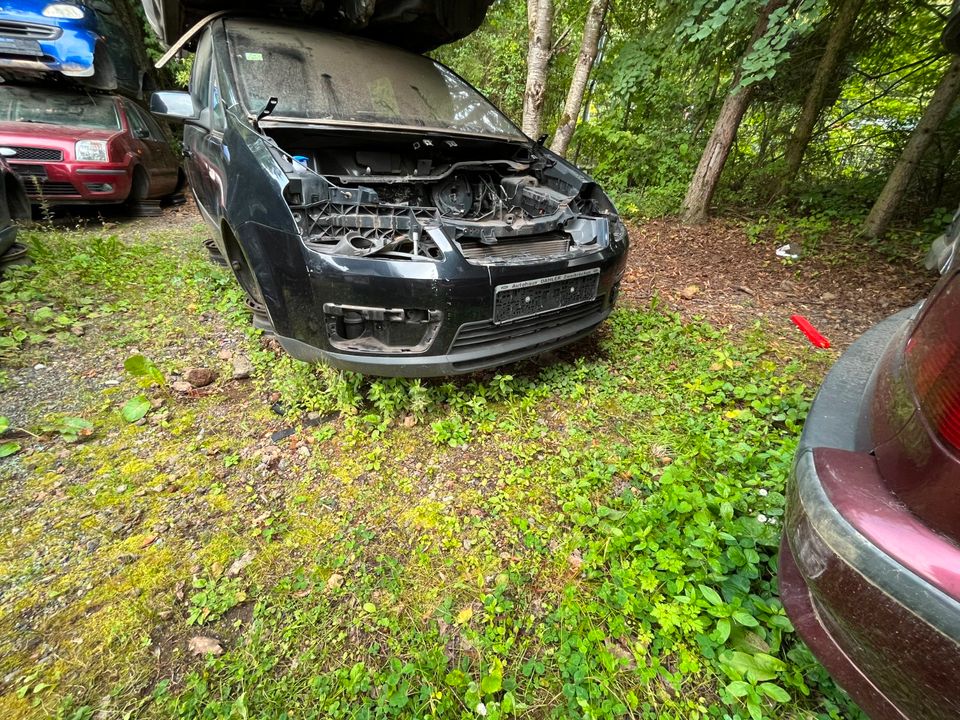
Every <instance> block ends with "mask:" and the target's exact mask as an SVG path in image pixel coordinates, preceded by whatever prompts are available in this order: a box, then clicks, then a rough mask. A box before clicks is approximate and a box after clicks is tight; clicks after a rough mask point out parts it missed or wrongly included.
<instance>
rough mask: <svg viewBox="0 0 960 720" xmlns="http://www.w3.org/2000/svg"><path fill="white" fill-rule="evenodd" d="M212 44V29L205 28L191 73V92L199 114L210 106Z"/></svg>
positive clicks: (198, 44)
mask: <svg viewBox="0 0 960 720" xmlns="http://www.w3.org/2000/svg"><path fill="white" fill-rule="evenodd" d="M212 45H213V43H212V41H211V39H210V30H205V31H204V33H203V36H202V37H201V38H200V42H199V43H197V53H196V55H194V57H193V72H192V73H191V74H190V94H191V95H193V104H194V107H195V108H196V110H197V113H198V114H200V113H203V111H204V110H207V109H209V107H210V69H211V67H212V63H213V55H212V49H213V48H212Z"/></svg>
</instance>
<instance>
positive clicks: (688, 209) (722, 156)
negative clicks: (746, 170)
mask: <svg viewBox="0 0 960 720" xmlns="http://www.w3.org/2000/svg"><path fill="white" fill-rule="evenodd" d="M786 4H787V0H769V1H768V2H767V3H766V4H765V5H764V6H763V8H762V9H761V10H760V13H759V17H758V18H757V24H756V26H755V27H754V30H753V37H752V38H751V39H750V45H749V46H748V47H747V51H746V52H745V53H744V55H743V57H741V59H740V62H739V63H738V66H737V71H736V72H735V73H734V76H733V84H732V87H731V89H730V92H729V93H728V94H727V97H726V99H724V101H723V105H722V106H721V107H720V115H719V116H718V117H717V122H716V124H715V125H714V126H713V132H712V133H710V139H709V140H707V147H706V148H705V149H704V151H703V155H701V156H700V162H699V164H698V165H697V169H696V171H695V172H694V173H693V179H692V180H691V181H690V185H689V186H688V188H687V194H686V197H684V199H683V205H682V207H681V210H680V218H681V220H683V222H685V223H687V224H689V225H696V224H699V223H703V222H706V220H707V216H708V214H709V211H710V201H711V200H712V199H713V193H714V192H715V191H716V189H717V183H718V182H720V174H721V173H722V172H723V166H724V165H725V164H726V162H727V156H728V155H729V154H730V148H731V147H733V141H734V139H735V138H736V137H737V130H738V129H739V128H740V122H741V121H742V120H743V115H744V113H745V112H746V111H747V107H749V105H750V101H751V100H752V99H753V93H754V89H755V87H756V86H755V85H754V84H753V83H751V84H749V85H745V84H744V83H743V82H742V80H743V74H744V61H745V60H746V59H747V58H749V57H750V56H751V54H752V53H753V51H754V47H755V46H756V45H757V43H758V42H759V41H760V39H761V38H763V37H764V36H765V35H766V33H767V29H768V27H769V23H770V16H771V15H773V13H774V12H776V11H777V10H779V9H780V8H782V7H784V6H785V5H786ZM768 42H769V41H768Z"/></svg>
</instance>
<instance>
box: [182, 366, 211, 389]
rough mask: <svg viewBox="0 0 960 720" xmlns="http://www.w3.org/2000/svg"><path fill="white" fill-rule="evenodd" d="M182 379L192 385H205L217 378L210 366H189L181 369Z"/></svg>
mask: <svg viewBox="0 0 960 720" xmlns="http://www.w3.org/2000/svg"><path fill="white" fill-rule="evenodd" d="M183 379H184V380H186V381H187V382H188V383H190V384H191V385H193V386H194V387H198V388H199V387H206V386H207V385H209V384H210V383H212V382H213V381H214V380H216V379H217V373H216V372H215V371H214V370H211V369H210V368H204V367H190V368H187V369H186V370H184V371H183Z"/></svg>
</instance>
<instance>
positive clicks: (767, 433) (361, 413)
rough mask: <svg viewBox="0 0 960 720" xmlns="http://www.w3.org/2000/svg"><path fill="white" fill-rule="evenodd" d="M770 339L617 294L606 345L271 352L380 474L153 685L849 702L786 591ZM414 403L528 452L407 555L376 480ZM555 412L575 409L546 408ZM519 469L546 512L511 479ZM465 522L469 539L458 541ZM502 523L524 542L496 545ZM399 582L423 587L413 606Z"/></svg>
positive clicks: (226, 692)
mask: <svg viewBox="0 0 960 720" xmlns="http://www.w3.org/2000/svg"><path fill="white" fill-rule="evenodd" d="M764 344H765V341H764V338H763V336H762V335H758V336H756V337H755V338H754V339H753V340H748V342H747V343H746V344H745V345H744V346H741V347H737V346H734V345H731V344H730V343H729V342H728V341H727V340H726V339H725V338H724V337H723V335H721V334H720V333H717V332H716V331H715V330H713V329H711V328H709V327H708V326H705V325H698V324H692V325H691V324H685V323H683V322H681V321H680V319H679V318H678V317H676V316H671V315H663V314H661V313H660V312H658V311H656V310H648V311H629V310H622V311H618V312H617V313H615V315H614V316H613V319H612V321H611V326H610V330H609V332H607V333H606V335H605V336H604V338H603V340H602V343H601V346H602V347H601V349H600V351H599V354H598V355H596V356H593V357H586V358H579V359H577V360H576V361H573V362H569V363H567V362H554V363H552V364H550V365H547V366H537V365H532V364H529V365H527V366H520V367H518V368H516V370H515V371H514V372H512V373H511V375H504V374H493V373H490V374H486V375H484V376H481V377H477V378H463V379H459V380H455V381H409V380H382V379H381V380H373V381H369V380H359V379H357V378H356V377H354V376H350V375H347V374H341V373H332V372H329V371H325V370H323V369H321V368H310V369H309V371H308V370H307V369H305V368H303V367H301V365H300V364H295V363H289V364H288V363H284V362H283V361H281V362H280V363H278V368H277V369H278V371H279V372H278V375H277V376H276V380H277V381H278V382H279V383H280V385H279V386H280V387H282V388H283V389H284V393H285V394H284V397H283V399H282V402H283V403H284V405H285V406H287V407H302V408H306V407H313V408H321V409H325V410H326V409H331V408H337V409H340V410H341V412H343V413H344V419H343V420H342V422H343V425H344V431H345V432H344V435H343V436H341V437H337V438H336V439H334V438H335V436H334V433H333V432H332V431H329V432H325V433H323V438H324V439H325V440H326V441H327V442H328V443H330V442H337V443H340V446H341V447H343V448H346V449H347V453H348V455H349V456H351V457H352V458H353V459H352V460H350V461H347V459H346V458H347V456H346V455H344V456H340V459H339V461H335V462H341V463H342V462H351V463H353V464H354V465H355V466H356V467H358V468H361V467H363V468H366V469H367V471H372V472H373V476H374V477H377V478H381V480H379V481H378V485H377V486H376V487H375V488H372V490H371V493H372V494H370V495H361V498H364V499H362V500H360V502H361V504H362V505H363V506H364V508H365V509H364V511H363V516H362V517H364V518H366V519H365V520H361V519H359V518H356V517H355V518H354V520H353V522H352V523H349V524H346V525H339V526H338V528H337V530H336V531H335V535H334V538H333V539H332V540H331V541H330V542H328V543H326V544H325V547H324V559H323V561H322V562H320V563H319V564H307V565H305V566H302V567H301V568H300V569H298V570H296V571H295V572H289V573H287V574H286V575H285V576H284V577H283V578H281V579H280V580H279V581H278V582H277V584H276V585H275V587H273V588H272V589H268V590H266V591H265V592H264V593H263V594H262V595H261V596H260V597H259V598H258V599H257V601H256V603H255V605H254V608H253V621H252V624H251V625H250V627H249V629H248V630H247V631H246V634H245V639H244V642H243V644H242V646H241V647H238V648H237V649H236V650H228V651H227V653H226V654H225V655H224V656H222V657H220V658H216V659H213V660H210V661H209V663H208V664H207V666H206V667H205V669H203V670H202V671H201V670H197V671H195V672H194V673H192V674H191V675H190V676H189V677H188V678H187V679H186V682H185V684H184V686H183V688H182V689H180V690H178V691H174V690H173V689H172V688H170V687H169V686H168V685H163V684H161V685H160V686H158V687H157V689H156V691H155V695H154V699H155V702H156V703H157V705H158V707H160V708H162V710H163V714H165V715H167V716H171V717H177V718H181V720H187V719H193V718H219V717H225V716H230V715H231V714H238V713H239V714H240V715H241V716H242V714H243V713H248V714H251V715H253V714H259V715H263V716H274V715H277V714H278V713H279V712H281V708H283V709H285V710H287V711H295V710H296V708H301V709H302V711H303V712H300V713H298V714H304V713H305V714H307V715H308V716H309V713H313V714H314V715H316V716H317V717H325V718H341V717H342V718H347V717H351V718H353V717H371V718H372V717H384V718H405V717H462V718H469V717H478V716H482V717H488V718H489V717H495V718H501V717H513V716H515V715H516V714H519V713H522V712H524V711H526V710H528V709H530V708H536V707H539V708H542V709H545V714H546V716H549V717H558V718H559V717H564V718H615V717H622V716H624V715H630V714H632V715H633V716H636V717H649V718H661V717H674V718H695V717H701V718H706V717H718V718H719V717H722V716H724V714H726V716H728V717H731V718H746V717H758V716H762V717H787V716H796V715H797V714H798V713H799V714H801V715H802V714H804V713H808V712H817V711H818V709H823V708H834V710H833V711H828V710H824V712H826V713H827V714H829V712H833V713H834V715H833V716H839V715H838V714H837V711H836V708H842V712H843V713H845V714H847V715H848V716H851V717H855V716H857V711H856V709H855V708H854V707H853V706H852V705H851V704H850V703H849V701H848V700H847V699H846V698H845V696H843V695H842V694H841V693H839V692H838V691H837V690H836V689H835V688H834V686H833V685H832V684H831V682H830V681H829V679H828V678H827V677H826V676H825V675H824V674H822V673H819V672H813V671H811V667H815V666H814V665H813V664H812V663H811V659H810V656H809V652H808V651H806V649H805V648H803V647H802V646H801V645H799V644H798V643H797V641H796V639H795V635H794V632H793V627H792V625H791V624H790V622H789V620H788V619H787V617H786V615H785V614H784V611H783V607H782V605H781V604H780V602H779V600H778V598H777V589H776V556H777V548H778V543H779V532H780V522H781V519H782V516H783V508H784V494H783V489H784V484H785V481H786V477H787V474H788V473H789V469H790V464H791V460H792V456H793V452H794V449H795V444H796V438H797V437H798V435H799V432H800V430H801V426H802V422H803V418H804V415H805V414H806V411H807V409H808V407H809V395H810V393H809V390H808V389H807V387H806V385H805V384H804V382H803V381H802V374H803V367H802V366H801V365H800V364H798V363H788V364H786V365H781V364H779V363H777V362H775V361H774V360H773V359H771V358H769V357H768V356H766V354H765V351H764V349H763V346H764ZM652 348H655V349H656V352H650V350H651V349H652ZM666 367H671V368H673V369H672V370H671V371H670V372H665V371H664V368H666ZM297 393H302V394H300V395H298V394H297ZM407 415H415V416H416V417H417V418H422V419H424V420H426V421H428V424H429V430H428V435H429V436H430V437H432V439H433V440H434V442H435V443H436V447H437V448H438V449H437V450H436V451H435V452H438V453H441V456H446V455H447V453H457V454H460V453H463V452H467V453H470V454H473V453H475V452H477V451H478V450H479V449H481V448H483V452H484V453H485V454H490V455H491V456H494V457H495V456H496V455H498V454H499V455H500V456H501V457H503V456H511V457H516V458H517V460H515V461H514V462H512V463H508V464H507V465H505V466H504V465H502V464H501V465H500V466H496V470H495V471H494V474H493V475H492V477H494V478H497V480H496V482H497V486H498V487H499V488H500V490H498V491H495V492H493V493H492V494H491V495H488V496H487V497H486V498H485V499H484V500H482V501H481V503H480V504H479V506H478V507H479V508H480V509H482V514H483V515H487V514H488V513H489V515H488V517H489V520H476V521H474V522H471V523H467V524H463V522H462V520H457V519H455V518H449V522H450V524H446V523H447V519H441V518H440V517H436V518H434V519H429V520H427V519H426V518H425V519H424V520H423V522H424V523H425V524H424V525H423V526H422V527H424V528H426V527H433V525H434V523H440V525H438V526H437V528H436V530H434V531H431V532H429V533H428V534H429V536H430V537H431V538H432V539H431V540H429V541H428V542H426V544H423V545H420V551H419V553H418V554H417V555H416V557H411V558H410V559H409V560H404V559H402V557H401V556H399V555H397V554H396V550H395V549H393V548H392V546H391V545H390V544H387V545H384V544H383V542H384V540H382V539H381V538H380V537H378V533H377V532H375V531H372V530H368V529H367V527H366V526H365V522H367V521H373V520H374V519H375V518H377V517H378V516H379V515H380V514H381V513H388V514H389V513H392V512H393V510H392V509H389V508H393V507H394V505H393V503H394V502H397V501H395V500H391V499H389V497H385V496H384V495H383V488H384V487H386V486H385V485H384V483H389V482H390V481H388V480H387V478H391V477H393V478H396V477H399V476H401V475H402V474H403V473H404V472H406V470H405V469H404V467H405V465H404V462H405V461H404V460H403V458H402V457H398V456H396V450H395V448H396V447H398V446H397V443H403V442H406V441H405V440H403V438H404V437H405V436H406V433H408V432H416V428H414V429H409V430H408V429H404V428H398V427H394V426H393V425H391V424H389V423H386V422H385V421H384V418H398V417H401V416H407ZM558 415H559V416H560V417H564V416H566V417H568V418H569V420H567V425H566V426H564V423H563V421H560V425H561V427H560V428H556V429H550V428H548V427H546V426H545V425H544V421H545V418H547V417H557V416H558ZM418 437H423V435H419V436H418ZM451 446H452V447H454V448H456V449H453V450H448V449H447V448H448V447H451ZM314 447H315V448H316V447H318V446H317V445H315V446H314ZM325 447H326V446H325ZM392 448H393V449H392ZM331 451H332V448H328V449H327V450H325V453H329V452H331ZM423 452H424V451H422V450H420V451H418V454H417V456H419V455H420V454H422V453H423ZM428 457H429V454H427V455H426V456H425V458H424V462H427V461H428V460H427V458H428ZM520 458H522V460H520ZM494 464H495V465H496V461H495V460H494ZM346 472H348V473H349V474H348V475H347V477H350V476H352V472H350V471H346ZM425 472H427V473H428V476H429V471H425ZM466 477H470V475H469V474H468V475H466ZM482 477H485V476H482ZM528 483H532V484H530V485H528ZM400 487H401V488H402V487H404V485H403V484H401V485H400ZM521 487H530V488H536V489H537V490H536V493H537V496H538V497H541V496H545V497H543V499H544V500H546V503H547V504H546V506H545V507H552V508H553V510H552V511H549V512H548V514H546V515H540V513H541V512H543V510H542V509H541V505H540V502H541V501H540V500H538V501H536V502H532V500H531V497H532V496H529V495H526V494H521V495H518V496H515V497H513V498H512V499H510V497H511V496H510V495H509V493H510V492H511V490H510V489H511V488H515V489H519V488H521ZM401 492H403V491H402V490H401ZM386 494H387V495H390V494H391V493H389V492H387V493H386ZM520 498H528V499H527V501H523V500H522V499H520ZM414 502H416V501H414ZM371 503H372V506H369V505H370V504H371ZM407 503H408V501H407V500H404V499H400V500H399V504H400V507H405V506H406V505H407ZM368 506H369V507H368ZM429 517H433V516H429ZM534 517H537V518H538V520H537V521H534V520H533V518H534ZM442 528H446V529H445V530H443V529H442ZM474 531H477V532H478V533H479V534H478V535H476V536H474V535H473V534H472V533H473V532H474ZM291 532H292V529H291ZM447 533H449V534H450V537H447ZM464 536H469V537H475V538H476V539H477V541H478V542H479V545H478V546H477V548H476V549H473V548H472V547H471V548H468V549H464V548H466V547H467V546H466V545H462V544H461V541H462V538H463V537H464ZM414 537H416V536H414ZM403 542H406V541H403ZM448 542H449V543H451V544H450V545H446V543H448ZM438 543H439V547H438V548H437V549H436V550H433V549H432V546H433V545H435V544H438ZM503 543H506V544H507V547H510V546H511V544H512V543H519V544H518V545H515V546H514V547H516V548H517V549H515V550H513V551H512V552H513V553H515V554H516V557H515V558H514V559H513V560H511V561H506V562H503V563H502V564H501V561H500V560H499V559H498V554H499V550H498V549H497V548H498V546H500V547H503ZM404 547H406V546H405V545H404ZM477 553H479V554H477ZM401 555H402V556H403V557H405V556H406V550H404V551H401ZM508 555H509V553H508ZM568 556H570V557H574V556H576V558H577V560H576V563H575V565H573V566H572V567H574V568H575V569H576V572H575V573H574V574H573V575H570V574H567V575H565V576H564V580H563V581H560V582H559V584H558V585H556V587H555V590H551V591H547V592H546V594H544V593H543V590H542V589H540V582H541V580H539V579H538V578H541V577H542V573H544V572H545V571H546V575H547V576H552V575H553V571H550V570H547V568H548V567H550V566H551V565H552V566H554V567H555V564H556V563H557V562H559V563H560V565H561V566H562V567H567V565H568V564H569V563H571V562H573V561H572V560H570V559H568ZM480 558H486V559H483V560H480ZM475 559H476V560H479V561H480V562H481V563H483V565H484V566H485V567H487V568H489V569H488V570H487V571H486V576H485V577H483V576H481V577H478V578H477V580H476V584H475V583H474V581H472V580H468V581H466V582H464V583H463V584H461V585H459V586H458V587H459V588H460V589H459V595H458V596H451V595H450V594H448V593H449V592H450V589H449V588H448V589H447V590H444V591H443V593H442V594H441V595H440V596H439V597H436V600H434V601H432V602H431V603H430V605H429V607H435V608H436V610H435V611H432V612H431V611H430V610H429V609H428V610H427V611H426V612H424V610H423V609H422V607H423V606H422V605H420V604H419V601H418V600H417V599H416V598H420V597H421V596H422V595H423V593H425V592H426V593H428V594H431V596H433V595H432V590H429V589H428V588H429V587H431V586H432V583H433V578H434V577H435V576H434V575H433V574H432V571H428V572H427V576H428V577H429V578H430V580H429V581H428V582H427V585H422V584H421V583H424V582H425V581H426V578H419V579H418V575H419V571H418V570H416V569H415V568H416V567H417V566H418V565H420V564H421V563H427V564H428V567H430V566H431V565H430V564H431V563H434V562H437V563H440V565H441V566H444V567H446V568H447V570H445V571H444V572H451V569H452V568H461V567H464V563H467V564H469V563H471V562H474V561H475ZM332 573H335V574H336V577H337V578H338V579H337V581H336V582H335V583H333V582H332V578H333V577H334V575H332ZM344 577H346V578H348V579H347V581H346V582H344V579H343V578H344ZM465 577H469V573H466V575H465ZM225 582H226V581H224V580H217V581H213V580H204V581H203V584H202V585H201V586H198V587H200V589H201V590H202V592H203V593H204V595H203V598H202V601H201V600H200V599H197V600H195V601H193V602H192V610H191V618H192V620H191V622H196V621H197V619H199V617H200V615H201V614H202V612H203V609H204V608H207V607H215V608H219V609H218V610H216V611H214V610H211V611H210V612H209V613H208V615H207V618H208V619H207V620H205V622H208V623H210V622H215V620H213V619H212V618H213V616H214V615H215V613H219V614H220V615H222V614H223V613H224V612H226V609H227V608H229V607H231V606H234V605H235V604H236V603H237V602H239V600H238V599H237V595H236V593H237V592H239V587H238V586H235V585H225V586H221V584H222V583H225ZM454 592H455V593H456V592H457V591H454ZM408 596H410V599H409V600H408V599H407V597H408ZM407 602H410V603H412V604H413V606H414V607H418V608H420V609H418V610H417V611H416V613H413V614H410V613H408V612H407V611H405V610H404V609H403V608H404V607H405V606H406V603H407ZM348 608H349V609H348ZM357 636H359V637H365V638H368V639H366V640H363V641H361V642H359V643H354V642H353V641H351V640H350V638H354V637H357ZM373 638H376V639H373ZM444 647H446V648H447V649H446V650H444ZM451 648H452V649H451ZM457 648H460V649H459V650H457ZM464 648H469V651H465V650H464ZM294 659H295V660H296V661H295V662H294ZM707 687H709V688H713V689H712V690H706V689H705V688H707ZM653 688H667V690H666V691H659V692H655V691H654V690H653ZM708 697H712V698H713V699H708ZM307 708H309V712H307V711H306V709H307ZM780 708H784V709H783V710H781V709H780Z"/></svg>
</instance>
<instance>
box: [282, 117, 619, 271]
mask: <svg viewBox="0 0 960 720" xmlns="http://www.w3.org/2000/svg"><path fill="white" fill-rule="evenodd" d="M270 135H271V136H272V137H273V138H274V139H275V140H276V141H277V143H278V145H279V147H280V148H282V152H283V153H284V154H285V157H284V161H285V162H284V165H286V166H288V167H289V170H287V174H288V177H289V178H290V181H289V184H288V187H287V198H286V199H287V202H288V203H289V204H290V206H291V209H292V210H293V213H294V217H295V219H296V221H297V224H298V227H299V229H300V232H301V235H302V236H303V238H304V240H305V241H306V242H307V243H308V244H309V246H310V247H311V248H313V249H315V250H316V251H318V252H323V253H330V254H337V255H352V256H358V257H371V256H373V257H390V258H394V259H403V258H405V259H411V260H412V259H418V260H439V259H441V258H442V253H443V251H442V246H444V245H449V244H451V243H455V244H456V245H457V246H458V247H459V249H460V251H461V252H462V254H463V255H464V257H465V258H466V259H467V260H468V261H470V262H473V263H476V264H495V263H522V262H542V261H543V260H544V259H545V258H550V257H570V256H571V255H576V254H578V253H586V252H593V251H596V250H598V249H600V248H603V247H606V246H607V244H608V242H609V235H610V233H611V232H616V231H622V225H620V223H619V219H618V218H617V216H616V213H615V211H614V209H613V206H612V205H611V204H610V202H609V201H608V200H606V198H605V196H604V195H603V194H602V193H601V192H600V191H599V190H598V189H597V188H596V186H595V185H594V184H593V183H592V182H590V181H589V180H586V178H585V177H584V176H582V175H579V174H575V173H573V172H571V171H570V170H568V169H567V168H565V167H564V166H562V165H560V164H558V163H556V161H555V160H554V159H552V158H551V157H550V156H549V155H548V154H547V153H546V152H545V151H543V150H542V149H540V148H538V147H533V148H530V147H529V146H525V145H519V144H516V143H503V142H489V141H476V140H472V139H466V140H461V139H452V138H443V139H422V138H421V139H419V140H414V141H410V140H404V141H402V142H396V141H395V142H393V143H390V144H387V143H385V142H384V141H383V140H380V141H379V142H377V143H376V144H372V143H370V142H366V143H364V145H363V146H362V147H363V149H358V146H357V145H353V146H350V145H346V144H345V143H344V137H343V134H342V133H340V134H338V135H337V136H335V138H330V137H326V138H325V137H324V136H323V135H320V134H318V135H316V136H312V137H310V138H309V139H310V140H312V141H313V142H305V138H304V134H303V133H302V131H301V132H299V133H297V134H296V136H293V133H291V132H290V131H289V129H286V128H284V129H282V130H280V129H278V130H275V131H273V132H271V133H270ZM325 141H332V143H334V144H325ZM358 145H359V144H358ZM504 155H507V156H506V157H504ZM438 233H439V234H441V235H442V238H443V239H445V240H446V241H447V242H443V241H441V242H439V243H438V237H437V234H438Z"/></svg>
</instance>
